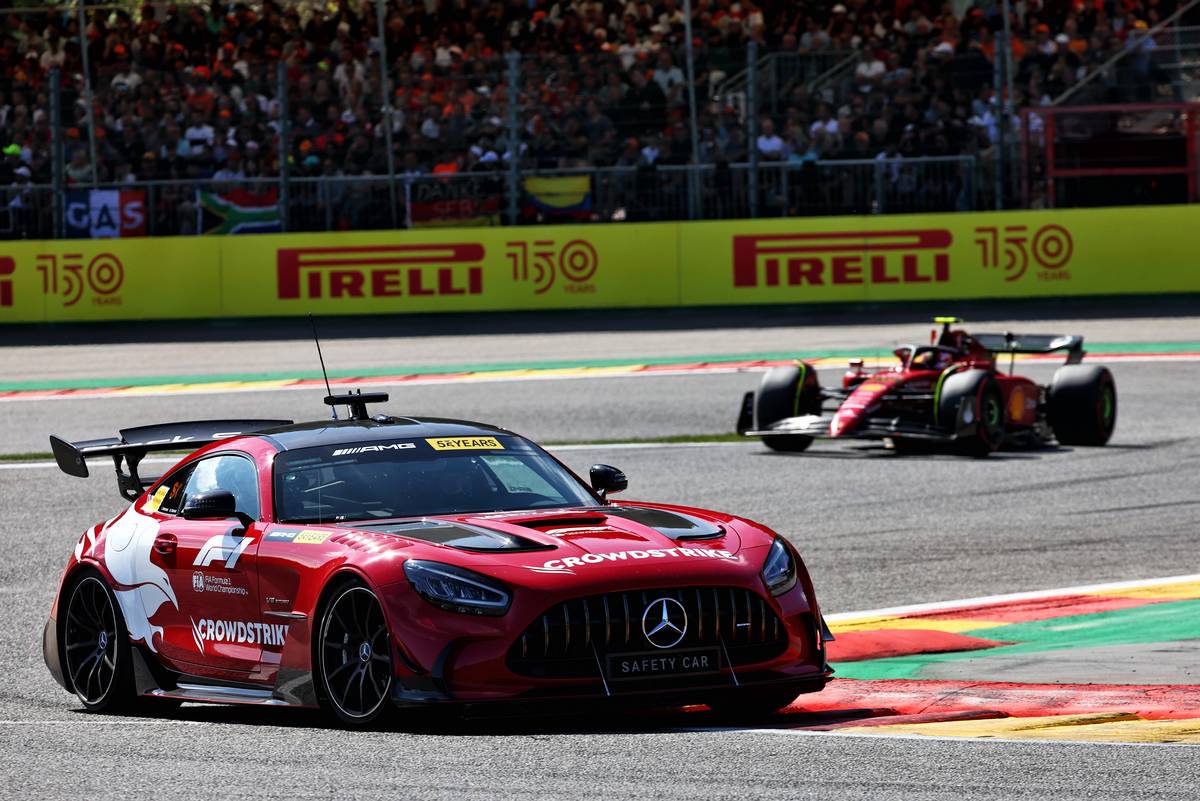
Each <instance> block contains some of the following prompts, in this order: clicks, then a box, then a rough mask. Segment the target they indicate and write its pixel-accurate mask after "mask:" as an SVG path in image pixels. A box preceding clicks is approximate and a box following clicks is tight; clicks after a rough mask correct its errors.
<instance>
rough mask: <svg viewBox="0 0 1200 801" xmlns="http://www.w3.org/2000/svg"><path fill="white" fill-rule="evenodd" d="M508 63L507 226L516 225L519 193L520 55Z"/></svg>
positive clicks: (506, 58)
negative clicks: (518, 112)
mask: <svg viewBox="0 0 1200 801" xmlns="http://www.w3.org/2000/svg"><path fill="white" fill-rule="evenodd" d="M505 60H506V61H507V62H508V215H507V216H508V224H509V225H516V224H517V215H518V214H519V213H520V206H521V203H520V192H521V180H520V169H521V165H520V162H521V133H520V130H521V129H520V120H519V119H518V114H517V111H518V109H519V107H520V95H521V55H520V54H519V53H517V52H516V51H513V52H511V53H509V54H508V55H507V56H505Z"/></svg>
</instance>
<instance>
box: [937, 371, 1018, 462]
mask: <svg viewBox="0 0 1200 801" xmlns="http://www.w3.org/2000/svg"><path fill="white" fill-rule="evenodd" d="M964 402H965V403H967V404H968V405H967V409H966V411H965V412H963V414H962V419H961V420H960V419H959V411H960V409H961V407H962V404H963V403H964ZM938 422H939V423H940V424H941V426H942V427H943V428H944V429H946V431H947V432H948V433H953V434H956V435H957V436H958V439H956V440H955V448H956V450H958V452H959V453H962V454H965V455H967V456H987V455H988V454H989V453H991V452H992V451H995V450H999V448H1000V446H1001V445H1003V444H1004V430H1005V427H1006V421H1005V410H1004V395H1003V393H1001V391H1000V386H999V384H997V383H996V379H995V378H994V377H993V376H992V374H991V373H989V372H988V371H987V370H966V371H964V372H961V373H955V374H953V375H951V376H949V377H947V378H946V379H945V380H944V381H943V382H942V386H941V395H940V397H939V398H938ZM960 424H961V427H960ZM964 431H969V432H970V433H964Z"/></svg>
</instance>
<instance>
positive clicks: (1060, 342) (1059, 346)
mask: <svg viewBox="0 0 1200 801" xmlns="http://www.w3.org/2000/svg"><path fill="white" fill-rule="evenodd" d="M971 338H972V339H974V340H975V341H976V342H978V343H979V344H980V345H982V346H983V347H984V348H987V349H988V350H990V351H992V352H993V353H1054V352H1056V351H1065V352H1066V354H1067V364H1079V363H1080V362H1081V361H1083V357H1084V355H1085V352H1084V350H1083V337H1081V336H1079V335H1078V334H1014V333H1012V332H1011V331H1005V332H1004V333H1003V334H972V335H971Z"/></svg>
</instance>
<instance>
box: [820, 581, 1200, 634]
mask: <svg viewBox="0 0 1200 801" xmlns="http://www.w3.org/2000/svg"><path fill="white" fill-rule="evenodd" d="M1198 581H1200V573H1192V574H1190V575H1186V576H1166V577H1164V578H1151V579H1134V580H1132V581H1112V582H1108V583H1105V584H1085V585H1082V586H1079V587H1062V588H1060V589H1056V590H1033V591H1030V592H1013V593H1008V594H1005V595H984V596H982V597H979V598H963V599H961V600H957V601H934V602H932V603H924V604H909V605H907V606H891V607H887V608H885V609H869V610H866V611H862V612H839V613H837V614H833V615H825V620H826V621H827V622H830V623H840V622H842V621H846V620H857V619H858V618H870V617H899V616H901V615H914V614H918V613H921V612H940V611H945V610H948V609H961V608H963V607H972V606H990V605H993V604H1002V603H1009V602H1012V601H1036V600H1039V599H1042V598H1053V597H1055V596H1058V595H1083V594H1089V593H1097V592H1106V591H1109V590H1129V589H1135V588H1138V587H1157V586H1160V585H1163V584H1184V583H1188V582H1198Z"/></svg>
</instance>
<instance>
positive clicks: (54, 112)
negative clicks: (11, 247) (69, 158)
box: [50, 67, 67, 239]
mask: <svg viewBox="0 0 1200 801" xmlns="http://www.w3.org/2000/svg"><path fill="white" fill-rule="evenodd" d="M62 134H63V126H62V72H61V71H60V70H59V69H58V67H55V68H54V69H52V70H50V136H51V145H50V176H51V178H50V180H51V182H52V183H53V185H54V203H53V209H54V227H53V229H52V230H53V232H54V238H55V239H63V238H65V236H66V230H65V227H64V226H63V205H64V204H65V203H66V200H67V198H66V191H65V187H64V186H63V135H62Z"/></svg>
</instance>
